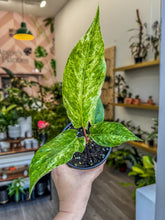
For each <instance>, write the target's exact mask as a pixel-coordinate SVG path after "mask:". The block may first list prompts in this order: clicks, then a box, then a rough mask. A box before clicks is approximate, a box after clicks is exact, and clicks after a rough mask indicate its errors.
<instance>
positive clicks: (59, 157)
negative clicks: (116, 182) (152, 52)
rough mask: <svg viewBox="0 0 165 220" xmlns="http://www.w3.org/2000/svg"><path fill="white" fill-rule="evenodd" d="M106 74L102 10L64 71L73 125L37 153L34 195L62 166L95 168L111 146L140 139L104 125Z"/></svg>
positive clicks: (33, 166) (117, 126) (113, 125)
mask: <svg viewBox="0 0 165 220" xmlns="http://www.w3.org/2000/svg"><path fill="white" fill-rule="evenodd" d="M105 73H106V63H105V59H104V43H103V39H102V35H101V32H100V25H99V9H98V10H97V13H96V16H95V19H94V21H93V23H92V25H91V26H90V28H89V29H88V31H87V32H86V34H85V35H84V36H83V37H82V38H81V39H80V41H79V42H78V43H77V45H76V46H75V47H74V49H73V50H72V52H71V54H70V55H69V58H68V60H67V63H66V66H65V70H64V75H63V90H62V93H63V102H64V106H65V108H66V110H67V114H68V117H69V118H70V120H71V123H72V124H69V125H68V126H67V127H66V128H65V130H64V131H63V132H62V133H61V134H59V135H58V136H57V137H55V138H54V139H52V140H51V141H50V142H47V143H46V144H45V145H43V146H42V147H41V148H39V150H38V151H37V152H36V153H35V155H34V157H33V159H32V161H31V165H30V169H29V176H30V193H31V192H32V189H33V187H34V186H35V184H36V183H37V181H38V180H39V179H40V178H41V177H43V176H44V175H46V174H47V173H49V172H50V171H51V170H52V169H54V168H55V167H57V166H59V165H61V164H65V163H68V162H69V165H70V166H72V167H74V168H78V169H91V168H94V167H96V166H98V165H100V164H101V163H102V162H103V161H104V160H105V159H106V158H107V157H108V155H109V153H110V151H111V147H114V146H117V145H120V144H121V143H123V142H126V141H130V140H140V139H139V138H138V137H136V136H135V135H134V134H133V133H131V132H130V131H129V130H128V129H127V128H125V127H124V126H123V125H121V124H120V123H116V122H104V109H103V105H102V102H101V99H100V98H99V96H100V94H101V87H102V85H103V83H104V79H105ZM75 160H76V163H75Z"/></svg>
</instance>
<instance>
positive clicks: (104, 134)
mask: <svg viewBox="0 0 165 220" xmlns="http://www.w3.org/2000/svg"><path fill="white" fill-rule="evenodd" d="M90 136H91V138H92V139H93V140H94V141H95V142H96V143H97V144H99V145H101V146H105V147H114V146H119V145H121V144H122V143H124V142H127V141H133V140H137V141H140V140H141V139H140V138H138V137H136V136H135V135H134V134H133V133H132V132H131V131H129V130H128V129H127V128H126V127H124V126H123V125H122V124H120V123H117V122H99V123H97V124H95V125H94V126H92V127H91V128H90Z"/></svg>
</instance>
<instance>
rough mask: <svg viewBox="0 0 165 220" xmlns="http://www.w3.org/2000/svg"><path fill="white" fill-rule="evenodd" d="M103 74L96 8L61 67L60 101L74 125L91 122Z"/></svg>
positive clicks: (103, 61) (103, 67) (102, 55)
mask: <svg viewBox="0 0 165 220" xmlns="http://www.w3.org/2000/svg"><path fill="white" fill-rule="evenodd" d="M105 73H106V63H105V59H104V42H103V39H102V35H101V32H100V25H99V8H98V10H97V13H96V16H95V18H94V20H93V23H92V25H91V26H90V28H89V29H88V31H87V32H86V33H85V35H84V36H83V37H82V38H81V39H80V41H79V42H78V43H77V45H76V46H75V47H74V49H73V50H72V52H71V54H70V55H69V58H68V60H67V64H66V66H65V70H64V76H63V101H64V105H65V108H66V110H67V113H68V117H69V118H70V120H71V122H72V124H73V126H74V127H75V128H80V127H85V128H86V129H87V127H88V122H91V121H92V118H93V114H94V111H95V109H96V105H97V101H98V98H99V96H100V94H101V87H102V85H103V82H104V78H105Z"/></svg>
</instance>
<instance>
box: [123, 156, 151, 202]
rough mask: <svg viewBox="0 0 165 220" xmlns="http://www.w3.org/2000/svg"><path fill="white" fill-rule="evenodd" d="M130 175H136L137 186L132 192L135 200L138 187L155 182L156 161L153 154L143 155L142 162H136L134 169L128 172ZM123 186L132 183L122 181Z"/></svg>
mask: <svg viewBox="0 0 165 220" xmlns="http://www.w3.org/2000/svg"><path fill="white" fill-rule="evenodd" d="M128 175H129V176H135V186H136V188H135V189H134V190H133V192H132V199H133V200H134V201H135V197H136V189H137V188H140V187H143V186H147V185H151V184H154V183H155V168H154V161H153V159H152V157H151V156H143V158H142V164H139V163H136V164H135V166H133V167H132V171H130V172H129V173H128ZM120 184H121V185H122V186H131V185H134V184H132V183H120Z"/></svg>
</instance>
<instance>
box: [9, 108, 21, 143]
mask: <svg viewBox="0 0 165 220" xmlns="http://www.w3.org/2000/svg"><path fill="white" fill-rule="evenodd" d="M7 117H8V124H9V125H8V135H9V137H10V138H12V139H18V138H19V137H20V132H21V130H20V125H19V124H18V118H19V113H18V109H17V108H15V109H13V110H12V111H10V112H9V114H8V115H7Z"/></svg>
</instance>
